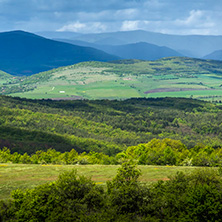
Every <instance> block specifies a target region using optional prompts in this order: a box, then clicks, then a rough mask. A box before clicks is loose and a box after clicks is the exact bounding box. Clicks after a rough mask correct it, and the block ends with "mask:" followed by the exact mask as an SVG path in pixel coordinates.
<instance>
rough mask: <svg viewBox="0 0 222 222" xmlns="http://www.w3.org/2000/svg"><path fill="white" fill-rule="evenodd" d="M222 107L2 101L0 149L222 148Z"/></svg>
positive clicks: (182, 102)
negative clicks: (169, 142) (161, 144)
mask: <svg viewBox="0 0 222 222" xmlns="http://www.w3.org/2000/svg"><path fill="white" fill-rule="evenodd" d="M221 124H222V110H221V107H220V106H216V105H214V104H211V103H207V102H202V101H198V100H193V99H182V98H177V99H176V98H162V99H142V98H141V99H129V100H124V101H117V100H113V101H108V100H95V101H89V100H77V101H51V100H27V99H21V98H11V97H5V96H1V97H0V138H1V143H0V144H1V147H2V148H3V147H7V148H10V149H11V151H12V152H18V153H21V154H23V153H25V152H27V153H28V154H33V153H35V152H36V151H37V150H44V151H46V150H47V149H49V148H53V149H55V150H57V151H60V152H65V151H71V150H72V149H75V150H76V151H77V152H78V153H82V152H87V153H88V152H90V151H94V152H102V153H104V154H107V155H110V156H113V155H116V154H117V153H119V152H121V151H124V150H126V149H127V147H128V146H135V145H138V144H140V143H147V142H149V141H150V140H151V139H154V138H157V139H164V138H170V139H175V140H180V141H181V142H182V143H184V144H185V146H187V148H189V149H190V148H192V147H195V146H196V145H198V146H199V147H201V146H202V147H205V146H207V145H208V146H210V147H212V148H214V149H215V148H219V147H220V146H221V138H222V137H221V135H222V131H221Z"/></svg>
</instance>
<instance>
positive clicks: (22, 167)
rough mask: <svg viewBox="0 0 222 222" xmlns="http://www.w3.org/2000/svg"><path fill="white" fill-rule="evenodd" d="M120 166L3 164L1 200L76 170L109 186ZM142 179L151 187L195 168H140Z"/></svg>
mask: <svg viewBox="0 0 222 222" xmlns="http://www.w3.org/2000/svg"><path fill="white" fill-rule="evenodd" d="M119 167H120V166H116V165H34V164H32V165H31V164H0V200H4V199H9V198H10V192H11V191H12V190H15V189H17V188H20V189H27V188H34V187H35V186H38V185H40V184H43V183H47V182H51V181H54V180H56V179H57V178H58V175H59V174H60V173H62V172H64V171H69V170H72V169H76V170H77V172H78V174H79V175H84V176H86V177H91V178H92V180H93V181H95V182H96V184H99V185H102V186H105V183H106V181H108V180H111V179H112V178H113V177H114V176H115V175H116V173H117V169H118V168H119ZM138 168H139V169H141V172H142V176H141V177H140V179H139V180H140V181H141V182H144V183H151V182H155V181H157V180H167V179H168V176H170V175H173V174H175V173H176V172H177V171H183V172H190V171H192V170H194V169H195V167H176V166H171V167H169V166H138Z"/></svg>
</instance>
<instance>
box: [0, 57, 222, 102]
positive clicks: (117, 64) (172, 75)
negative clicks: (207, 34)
mask: <svg viewBox="0 0 222 222" xmlns="http://www.w3.org/2000/svg"><path fill="white" fill-rule="evenodd" d="M221 67H222V62H221V61H214V60H201V59H192V58H186V57H169V58H163V59H159V60H155V61H142V60H116V61H112V62H83V63H78V64H75V65H71V66H65V67H60V68H57V69H53V70H50V71H47V72H42V73H39V74H35V75H32V76H27V77H25V76H22V77H11V78H8V80H7V81H6V82H5V83H4V84H0V93H1V94H4V95H12V96H19V97H26V98H36V99H37V98H38V99H56V100H61V99H63V100H75V99H126V98H131V97H166V96H168V97H187V98H190V97H193V98H197V99H204V100H210V101H219V102H221V100H222V84H221V80H222V68H221Z"/></svg>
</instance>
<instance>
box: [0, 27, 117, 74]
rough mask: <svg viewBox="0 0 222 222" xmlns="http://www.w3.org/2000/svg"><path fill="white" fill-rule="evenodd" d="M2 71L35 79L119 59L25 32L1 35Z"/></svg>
mask: <svg viewBox="0 0 222 222" xmlns="http://www.w3.org/2000/svg"><path fill="white" fill-rule="evenodd" d="M0 51H1V54H0V70H2V71H5V72H7V73H10V74H13V75H32V74H35V73H39V72H42V71H47V70H50V69H53V68H57V67H61V66H67V65H71V64H74V63H79V62H83V61H111V60H117V59H119V57H117V56H113V55H109V54H107V53H105V52H103V51H101V50H98V49H94V48H90V47H82V46H77V45H72V44H68V43H64V42H58V41H55V40H51V39H46V38H44V37H41V36H38V35H35V34H32V33H28V32H24V31H12V32H3V33H0Z"/></svg>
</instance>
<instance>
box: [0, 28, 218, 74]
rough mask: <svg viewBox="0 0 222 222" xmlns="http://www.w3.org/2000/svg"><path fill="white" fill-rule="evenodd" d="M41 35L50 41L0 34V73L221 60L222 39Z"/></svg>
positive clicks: (146, 34)
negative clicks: (140, 62) (171, 60)
mask: <svg viewBox="0 0 222 222" xmlns="http://www.w3.org/2000/svg"><path fill="white" fill-rule="evenodd" d="M41 35H42V36H47V37H48V38H45V37H42V36H39V35H36V34H33V33H28V32H24V31H11V32H3V33H0V51H1V52H2V53H1V54H0V70H2V71H4V72H7V73H9V74H12V75H32V74H35V73H39V72H42V71H48V70H51V69H53V68H58V67H61V66H67V65H72V64H75V63H79V62H84V61H113V60H119V59H140V60H156V59H160V58H163V57H174V56H187V57H195V58H204V59H213V60H222V55H221V54H222V50H221V48H222V36H197V35H196V36H195V35H193V36H178V35H166V34H161V33H154V32H147V31H141V30H137V31H125V32H113V33H99V34H80V33H72V32H42V33H41ZM49 37H53V38H54V39H49Z"/></svg>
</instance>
